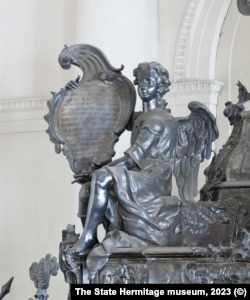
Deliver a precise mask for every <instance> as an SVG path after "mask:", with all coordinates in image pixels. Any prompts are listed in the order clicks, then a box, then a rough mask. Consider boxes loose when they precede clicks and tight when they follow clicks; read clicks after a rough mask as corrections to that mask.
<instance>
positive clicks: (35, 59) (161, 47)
mask: <svg viewBox="0 0 250 300" xmlns="http://www.w3.org/2000/svg"><path fill="white" fill-rule="evenodd" d="M249 28H250V16H245V15H242V14H240V12H239V11H238V8H237V0H178V1H174V0H137V1H133V0H71V1H68V0H53V1H51V0H11V1H9V0H0V43H1V47H0V57H1V71H0V77H1V92H0V145H1V146H0V162H1V163H0V166H1V168H0V178H1V180H0V228H1V250H0V253H1V255H0V286H2V285H3V284H4V283H6V282H7V280H9V279H10V278H11V277H12V276H13V277H14V281H13V284H12V287H11V292H10V294H9V295H8V296H6V298H8V299H10V300H14V299H18V298H20V297H21V298H22V299H28V298H29V297H33V296H34V294H35V287H34V284H33V282H32V281H31V280H30V278H29V267H30V265H31V264H32V262H34V261H36V262H38V261H39V260H40V259H41V258H42V257H44V256H45V255H46V254H47V253H50V254H51V255H52V256H57V255H58V248H59V243H60V241H61V232H62V230H63V229H65V228H66V226H67V225H68V224H75V225H76V232H79V230H81V226H80V221H79V219H78V218H77V216H76V213H77V205H78V190H79V185H78V184H71V182H72V180H73V177H72V175H73V174H72V172H71V170H70V167H69V165H68V162H67V160H66V158H65V157H64V156H63V155H57V154H56V153H55V151H54V146H53V145H52V143H51V142H50V141H49V137H48V135H47V133H46V132H45V131H46V129H47V127H48V124H47V123H46V122H45V120H44V115H45V114H46V113H47V112H48V107H47V100H49V99H50V98H51V92H57V91H59V90H60V89H61V88H62V87H64V86H65V84H66V83H67V82H68V81H69V80H70V79H75V77H76V76H77V74H78V72H79V70H78V69H74V68H72V69H71V70H67V71H65V70H63V69H61V68H60V66H59V64H58V61H57V59H58V55H59V53H60V51H61V50H62V49H63V47H64V45H65V44H66V45H72V44H77V43H85V44H92V45H95V46H97V47H98V48H100V49H101V50H102V51H103V52H104V53H105V54H106V56H107V57H108V59H109V60H110V62H111V63H112V64H113V65H114V66H116V67H119V66H120V65H121V64H123V65H124V66H125V68H124V72H123V74H124V75H126V76H127V77H129V78H130V79H132V80H133V74H132V71H133V69H134V68H135V67H136V66H137V64H138V63H140V62H144V61H153V60H156V61H159V62H160V63H161V64H163V65H164V66H165V67H166V68H167V69H168V70H169V73H170V79H171V82H172V86H171V91H170V93H169V94H168V95H167V96H166V97H165V99H166V100H167V101H168V104H169V107H170V108H171V110H172V113H173V115H174V116H185V115H186V114H188V113H189V112H188V109H187V104H188V102H189V101H191V100H197V101H201V102H202V103H204V104H206V105H207V106H208V107H209V109H210V110H211V111H212V112H213V113H214V115H215V116H216V117H217V124H218V127H219V131H220V136H219V139H218V140H217V141H216V143H215V145H214V150H215V152H216V151H218V150H219V149H220V148H221V147H222V145H223V144H224V143H225V142H226V140H227V138H228V136H229V134H230V131H231V127H230V125H229V122H228V120H227V118H225V117H224V115H223V110H224V108H225V102H227V101H232V102H233V103H236V102H237V101H238V99H237V97H238V87H237V86H236V83H237V82H238V80H240V81H241V82H242V83H243V84H244V85H245V86H246V88H248V89H249V90H250V69H249V66H250V55H249V49H250V38H249ZM140 104H141V102H140V101H138V106H137V110H140V109H141V107H140ZM245 106H246V108H247V109H248V107H249V105H248V104H246V105H245ZM128 145H129V134H128V133H125V134H124V135H123V136H122V137H121V138H120V141H119V142H118V144H117V146H116V156H119V155H121V153H122V151H123V150H124V149H126V148H127V147H128ZM204 167H205V166H204ZM203 169H204V168H201V175H200V176H199V180H200V181H199V184H200V187H201V186H202V184H203V183H204V180H205V178H204V175H203ZM173 194H174V193H173ZM100 238H101V230H100ZM67 292H68V285H67V284H66V283H65V282H64V278H63V274H62V273H60V271H59V273H58V275H57V276H56V277H52V278H51V282H50V287H49V290H48V294H49V296H50V299H66V297H67Z"/></svg>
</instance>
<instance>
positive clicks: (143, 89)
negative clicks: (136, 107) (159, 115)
mask: <svg viewBox="0 0 250 300" xmlns="http://www.w3.org/2000/svg"><path fill="white" fill-rule="evenodd" d="M134 76H135V80H134V84H135V85H138V93H139V96H140V97H141V98H142V100H143V101H146V102H148V101H150V100H152V99H156V100H157V101H158V104H160V105H161V106H166V101H165V100H163V98H162V97H163V96H164V95H165V94H166V93H167V92H168V91H169V86H170V85H171V82H170V80H169V73H168V71H167V70H166V69H165V68H164V67H163V66H162V65H161V64H160V63H158V62H154V61H153V62H144V63H140V64H139V65H138V67H137V68H135V69H134Z"/></svg>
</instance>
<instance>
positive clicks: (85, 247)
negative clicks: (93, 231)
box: [70, 235, 96, 255]
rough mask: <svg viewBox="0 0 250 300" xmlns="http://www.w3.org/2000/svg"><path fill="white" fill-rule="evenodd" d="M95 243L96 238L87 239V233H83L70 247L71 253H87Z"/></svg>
mask: <svg viewBox="0 0 250 300" xmlns="http://www.w3.org/2000/svg"><path fill="white" fill-rule="evenodd" d="M95 244H96V239H88V240H86V238H85V235H82V236H81V237H80V239H79V240H78V241H77V242H76V243H75V245H74V246H73V247H72V248H71V249H70V254H78V255H85V254H87V253H88V252H89V250H90V248H91V247H93V246H94V245H95Z"/></svg>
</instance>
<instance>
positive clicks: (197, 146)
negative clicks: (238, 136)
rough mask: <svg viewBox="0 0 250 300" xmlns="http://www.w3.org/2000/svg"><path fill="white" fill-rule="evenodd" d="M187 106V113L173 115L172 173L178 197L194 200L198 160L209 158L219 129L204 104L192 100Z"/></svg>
mask: <svg viewBox="0 0 250 300" xmlns="http://www.w3.org/2000/svg"><path fill="white" fill-rule="evenodd" d="M188 108H189V110H190V111H191V114H190V115H189V116H187V117H179V118H175V123H176V127H177V132H178V141H177V146H176V161H175V164H174V169H173V174H174V176H175V178H176V183H177V186H178V191H179V195H180V197H181V199H183V200H187V201H194V196H196V195H197V194H198V172H199V167H200V163H201V162H202V161H204V159H209V158H210V157H211V153H212V143H213V142H214V141H215V140H216V139H217V138H218V137H219V131H218V128H217V125H216V119H215V117H214V116H213V114H212V113H211V112H210V111H209V110H208V108H207V107H206V106H205V105H204V104H202V103H200V102H197V101H192V102H190V103H189V105H188Z"/></svg>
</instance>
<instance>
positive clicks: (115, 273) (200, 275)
mask: <svg viewBox="0 0 250 300" xmlns="http://www.w3.org/2000/svg"><path fill="white" fill-rule="evenodd" d="M232 252H233V251H232V249H229V248H228V249H219V248H213V247H212V246H211V248H210V249H209V248H196V249H191V248H188V247H167V248H164V247H161V248H158V247H153V248H146V249H131V248H123V249H121V248H120V249H116V250H115V251H114V253H113V254H112V256H111V257H110V260H109V261H108V263H107V264H106V265H105V266H104V268H103V269H102V270H100V271H99V272H98V273H97V274H96V276H95V278H94V279H93V280H92V281H91V282H90V283H95V284H103V283H104V284H147V283H149V284H151V283H152V284H156V283H157V284H176V283H177V284H180V283H181V284H182V283H185V284H186V283H188V284H200V283H202V284H217V283H224V284H228V283H230V284H231V283H233V284H237V283H250V260H249V258H250V256H249V254H250V253H247V252H246V253H245V254H246V255H248V259H243V258H242V254H243V253H234V254H233V253H232Z"/></svg>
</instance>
